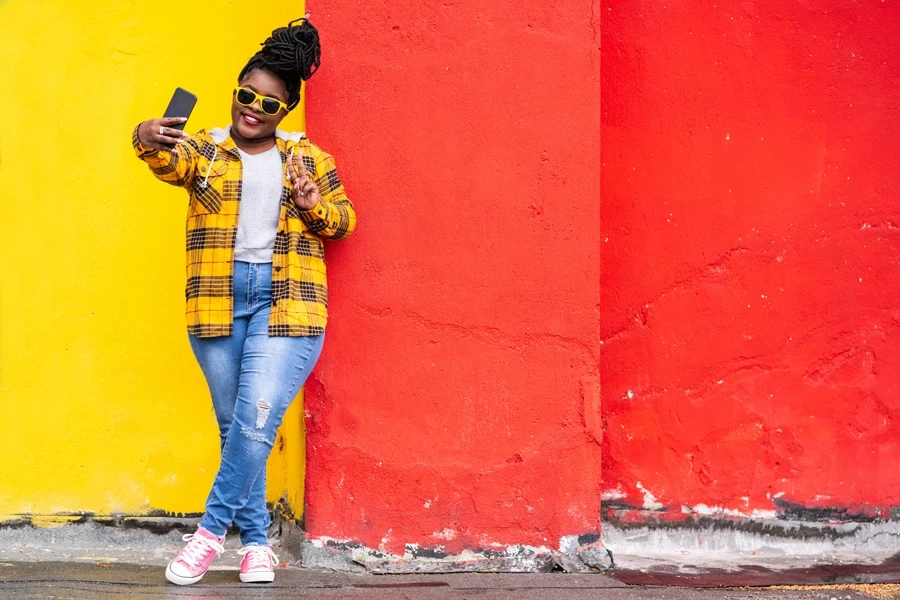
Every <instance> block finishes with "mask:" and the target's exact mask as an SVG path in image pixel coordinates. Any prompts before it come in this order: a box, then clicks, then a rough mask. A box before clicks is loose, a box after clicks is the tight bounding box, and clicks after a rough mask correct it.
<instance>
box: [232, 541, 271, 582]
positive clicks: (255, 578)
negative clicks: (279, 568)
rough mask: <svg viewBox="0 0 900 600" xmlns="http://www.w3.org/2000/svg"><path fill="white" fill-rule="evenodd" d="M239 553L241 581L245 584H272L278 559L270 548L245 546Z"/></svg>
mask: <svg viewBox="0 0 900 600" xmlns="http://www.w3.org/2000/svg"><path fill="white" fill-rule="evenodd" d="M238 553H239V554H241V555H242V556H243V557H244V558H243V560H241V581H243V582H244V583H272V582H273V581H275V565H276V564H278V557H277V556H275V553H274V552H272V548H271V547H269V546H244V547H243V548H241V549H240V550H238Z"/></svg>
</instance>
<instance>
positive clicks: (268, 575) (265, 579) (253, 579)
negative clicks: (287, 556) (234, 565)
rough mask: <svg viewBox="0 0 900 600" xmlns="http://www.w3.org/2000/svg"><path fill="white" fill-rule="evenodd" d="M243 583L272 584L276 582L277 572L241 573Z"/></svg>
mask: <svg viewBox="0 0 900 600" xmlns="http://www.w3.org/2000/svg"><path fill="white" fill-rule="evenodd" d="M241 581H243V582H244V583H272V582H273V581H275V571H251V572H249V573H241Z"/></svg>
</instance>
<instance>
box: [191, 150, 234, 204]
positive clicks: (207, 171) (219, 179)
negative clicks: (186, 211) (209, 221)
mask: <svg viewBox="0 0 900 600" xmlns="http://www.w3.org/2000/svg"><path fill="white" fill-rule="evenodd" d="M227 173H228V163H226V162H225V161H224V160H222V161H219V160H217V161H214V162H213V163H212V164H210V163H208V162H205V163H200V165H199V167H198V169H197V176H196V177H195V178H194V183H193V185H192V186H191V211H192V212H194V213H195V214H201V215H202V214H211V213H217V212H219V211H221V210H222V197H223V194H224V188H225V179H226V177H225V176H226V174H227Z"/></svg>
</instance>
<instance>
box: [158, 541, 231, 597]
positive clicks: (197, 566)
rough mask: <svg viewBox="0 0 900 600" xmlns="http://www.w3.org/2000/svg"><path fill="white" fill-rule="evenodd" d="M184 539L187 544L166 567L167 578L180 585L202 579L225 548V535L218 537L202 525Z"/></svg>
mask: <svg viewBox="0 0 900 600" xmlns="http://www.w3.org/2000/svg"><path fill="white" fill-rule="evenodd" d="M182 539H183V540H184V541H186V542H187V545H186V546H185V547H184V548H182V549H181V552H179V553H178V556H176V557H175V559H174V560H173V561H172V562H170V563H169V566H168V567H166V579H168V580H169V581H171V582H172V583H177V584H178V585H190V584H192V583H197V582H198V581H200V578H201V577H203V575H204V573H206V570H207V569H209V565H211V564H212V561H213V559H214V558H215V557H216V555H217V554H219V552H223V551H224V550H225V548H223V547H222V542H224V541H225V536H222V537H220V538H219V537H216V536H215V535H214V534H212V533H211V532H209V531H207V530H205V529H203V528H202V527H200V528H199V529H197V533H194V534H190V533H189V534H187V535H185V536H184V537H183V538H182Z"/></svg>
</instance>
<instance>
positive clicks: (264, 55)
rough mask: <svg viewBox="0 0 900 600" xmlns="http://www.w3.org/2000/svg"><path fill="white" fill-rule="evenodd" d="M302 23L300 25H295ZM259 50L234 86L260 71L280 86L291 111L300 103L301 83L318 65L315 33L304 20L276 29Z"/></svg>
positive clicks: (314, 29) (319, 49)
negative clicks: (275, 79)
mask: <svg viewBox="0 0 900 600" xmlns="http://www.w3.org/2000/svg"><path fill="white" fill-rule="evenodd" d="M299 21H302V23H301V24H300V25H294V24H295V23H297V22H299ZM260 45H261V46H262V50H260V51H259V52H257V53H256V54H254V55H253V58H251V59H250V62H248V63H247V66H245V67H244V68H243V70H241V74H240V75H238V82H240V81H242V80H243V79H244V77H245V76H246V75H247V74H248V73H250V72H251V71H256V70H257V69H262V70H264V71H268V72H269V73H271V74H272V75H275V76H276V77H278V78H279V79H280V80H281V81H283V82H284V87H286V88H287V92H288V106H289V107H290V108H291V109H293V108H294V107H295V106H297V103H298V102H299V101H300V85H301V82H303V81H305V80H307V79H309V78H310V77H312V74H313V73H315V72H316V70H317V69H318V68H319V64H320V63H321V61H322V48H321V46H320V45H319V32H318V31H317V30H316V28H315V27H313V24H312V23H310V22H309V21H308V20H307V19H306V18H301V19H297V20H295V21H291V22H290V23H288V26H287V27H279V28H278V29H276V30H275V31H273V32H272V35H271V36H270V37H269V39H267V40H266V41H265V42H263V43H262V44H260Z"/></svg>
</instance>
